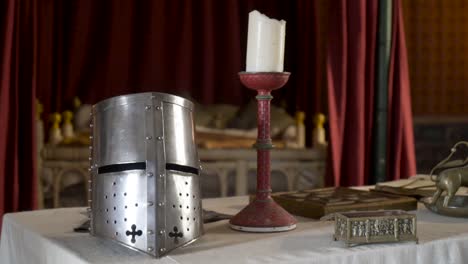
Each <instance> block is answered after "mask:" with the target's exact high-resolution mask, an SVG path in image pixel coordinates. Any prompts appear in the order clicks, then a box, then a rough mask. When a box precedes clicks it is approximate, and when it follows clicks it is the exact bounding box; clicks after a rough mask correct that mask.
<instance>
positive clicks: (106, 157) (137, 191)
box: [90, 93, 203, 257]
mask: <svg viewBox="0 0 468 264" xmlns="http://www.w3.org/2000/svg"><path fill="white" fill-rule="evenodd" d="M192 113H193V104H192V103H191V102H190V101H188V100H186V99H184V98H181V97H178V96H174V95H169V94H164V93H139V94H130V95H123V96H118V97H113V98H109V99H106V100H104V101H101V102H99V103H98V104H96V105H94V106H93V110H92V119H91V120H92V121H91V126H92V129H91V131H92V134H91V141H92V143H91V147H90V148H91V156H90V161H91V169H90V171H91V181H92V183H91V189H90V191H91V230H90V232H91V234H92V235H94V236H98V237H104V238H107V239H111V240H115V241H117V242H119V243H121V244H124V245H126V246H128V247H131V248H133V249H137V250H140V251H143V252H146V253H148V254H150V255H153V256H155V257H160V256H162V255H164V254H167V253H168V252H169V251H171V250H172V249H175V248H177V247H180V246H182V245H184V244H187V243H189V242H191V241H193V240H195V239H196V238H198V237H199V236H201V235H202V234H203V222H202V221H203V219H202V206H201V205H202V204H201V197H200V184H199V166H200V165H199V159H198V154H197V148H196V145H195V140H194V126H193V114H192Z"/></svg>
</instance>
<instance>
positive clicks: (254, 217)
mask: <svg viewBox="0 0 468 264" xmlns="http://www.w3.org/2000/svg"><path fill="white" fill-rule="evenodd" d="M296 223H297V221H296V219H295V218H294V217H293V216H291V215H290V214H289V213H288V212H287V211H286V210H284V209H283V208H282V207H281V206H279V205H278V204H277V203H276V202H275V201H274V200H273V199H271V198H270V197H269V198H267V199H265V200H259V199H255V200H254V201H253V202H251V203H250V204H249V205H248V206H247V207H245V208H244V209H242V211H240V212H239V213H238V214H236V215H235V216H234V217H233V218H231V220H230V221H229V224H230V226H231V228H232V229H234V230H238V231H244V232H256V233H270V232H283V231H289V230H292V229H294V228H296Z"/></svg>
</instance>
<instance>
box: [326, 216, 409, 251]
mask: <svg viewBox="0 0 468 264" xmlns="http://www.w3.org/2000/svg"><path fill="white" fill-rule="evenodd" d="M333 239H334V240H335V241H336V240H342V241H344V242H345V244H346V246H348V247H349V246H352V245H359V244H369V243H383V242H404V241H415V242H416V243H418V237H417V235H416V215H414V214H411V213H408V212H405V211H402V210H388V211H366V212H346V213H335V234H334V235H333Z"/></svg>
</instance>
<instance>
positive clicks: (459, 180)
mask: <svg viewBox="0 0 468 264" xmlns="http://www.w3.org/2000/svg"><path fill="white" fill-rule="evenodd" d="M462 146H465V147H468V142H465V141H460V142H458V143H456V144H455V145H454V146H453V147H452V148H451V152H450V154H449V155H448V157H447V158H445V159H444V160H442V161H441V162H439V164H437V165H436V166H435V167H434V168H433V169H432V170H431V173H430V176H431V179H432V180H433V181H434V182H435V183H436V187H437V190H436V192H435V193H434V195H433V196H432V200H431V204H433V205H435V206H436V205H437V203H438V200H439V198H441V195H442V193H444V192H445V193H446V195H445V196H444V201H443V204H442V206H443V207H448V206H449V203H450V201H451V200H452V199H453V197H454V196H455V194H456V193H457V191H458V189H459V188H460V187H461V186H468V157H466V158H464V159H462V160H455V161H450V159H451V158H452V156H453V155H454V154H455V153H456V152H457V150H458V149H460V147H462ZM437 169H444V170H442V171H441V172H440V173H439V174H438V175H437V176H436V177H435V178H433V175H434V173H435V171H436V170H437ZM451 207H454V206H453V205H452V206H451Z"/></svg>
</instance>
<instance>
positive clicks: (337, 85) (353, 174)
mask: <svg viewBox="0 0 468 264" xmlns="http://www.w3.org/2000/svg"><path fill="white" fill-rule="evenodd" d="M393 3H394V4H393V27H392V30H393V33H392V36H393V37H392V48H391V55H390V71H389V78H388V79H389V91H388V115H387V118H388V120H389V123H388V124H389V125H388V126H387V127H388V129H387V140H388V141H387V153H388V154H387V157H388V158H387V168H388V169H387V179H388V180H392V179H399V178H406V177H408V176H411V175H414V174H415V173H416V167H415V156H414V155H415V154H414V142H413V141H414V139H413V128H412V126H413V124H412V116H411V100H410V95H409V92H410V90H409V89H410V85H409V79H408V65H407V56H406V47H405V35H404V31H403V20H402V10H401V1H400V0H395V1H393ZM330 10H331V13H330V25H329V39H328V45H327V47H328V49H327V66H326V67H327V80H328V96H329V97H328V103H329V115H330V145H329V150H330V151H329V163H328V168H329V177H328V179H327V180H328V184H330V185H335V186H351V185H364V184H368V183H369V178H370V175H369V173H370V169H371V164H370V163H371V155H372V139H373V136H374V135H373V126H374V125H375V124H374V122H373V116H374V96H375V77H374V76H375V53H376V39H377V35H376V33H377V22H378V1H364V0H360V1H353V3H352V4H350V3H348V1H346V0H341V1H333V2H332V4H331V8H330Z"/></svg>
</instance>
